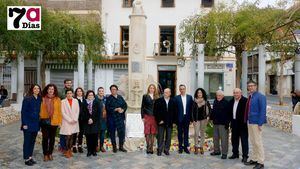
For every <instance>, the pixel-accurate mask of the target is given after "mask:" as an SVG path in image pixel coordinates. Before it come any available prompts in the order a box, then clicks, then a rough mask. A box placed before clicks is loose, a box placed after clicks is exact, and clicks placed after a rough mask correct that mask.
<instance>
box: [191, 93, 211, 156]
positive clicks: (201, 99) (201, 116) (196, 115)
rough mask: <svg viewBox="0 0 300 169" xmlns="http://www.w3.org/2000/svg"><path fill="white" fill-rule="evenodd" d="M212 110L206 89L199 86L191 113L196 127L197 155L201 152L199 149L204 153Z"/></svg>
mask: <svg viewBox="0 0 300 169" xmlns="http://www.w3.org/2000/svg"><path fill="white" fill-rule="evenodd" d="M210 112H211V107H210V104H209V102H208V101H207V95H206V92H205V90H204V89H202V88H198V89H197V90H196V92H195V94H194V103H193V106H192V115H191V122H192V123H193V125H194V129H195V130H194V131H195V134H194V136H195V138H194V141H195V152H194V153H195V155H197V154H198V153H199V149H200V154H204V150H203V145H204V143H205V130H206V126H207V121H208V117H209V115H210ZM199 134H200V142H199Z"/></svg>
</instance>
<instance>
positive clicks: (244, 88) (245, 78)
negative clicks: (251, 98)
mask: <svg viewBox="0 0 300 169" xmlns="http://www.w3.org/2000/svg"><path fill="white" fill-rule="evenodd" d="M247 81H248V54H247V52H245V51H244V52H243V53H242V92H243V96H245V97H246V96H247V94H248V92H247Z"/></svg>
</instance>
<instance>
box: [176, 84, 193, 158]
mask: <svg viewBox="0 0 300 169" xmlns="http://www.w3.org/2000/svg"><path fill="white" fill-rule="evenodd" d="M179 92H180V95H177V96H176V97H175V100H176V104H177V110H178V119H177V130H178V142H179V153H180V154H181V153H182V152H183V151H184V152H185V153H187V154H190V151H189V150H188V146H189V125H190V119H191V112H192V105H193V97H192V96H191V95H188V94H186V86H185V85H183V84H181V85H179ZM183 142H184V146H182V144H183Z"/></svg>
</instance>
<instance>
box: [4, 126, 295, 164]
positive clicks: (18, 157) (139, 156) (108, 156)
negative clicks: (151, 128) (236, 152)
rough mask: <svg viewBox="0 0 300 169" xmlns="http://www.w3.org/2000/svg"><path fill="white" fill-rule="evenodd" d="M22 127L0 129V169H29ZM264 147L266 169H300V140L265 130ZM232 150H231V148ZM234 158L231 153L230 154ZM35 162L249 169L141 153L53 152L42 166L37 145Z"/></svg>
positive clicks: (215, 160) (218, 161)
mask: <svg viewBox="0 0 300 169" xmlns="http://www.w3.org/2000/svg"><path fill="white" fill-rule="evenodd" d="M19 126H20V124H19V123H18V122H17V123H13V124H9V125H7V126H5V127H0V168H1V169H2V168H3V169H5V168H13V169H15V168H26V167H25V165H24V162H23V160H22V142H23V135H22V132H21V131H20V130H19ZM263 135H264V136H263V141H264V147H265V156H266V162H265V168H267V169H300V138H299V137H297V136H294V135H292V134H289V133H284V132H282V131H280V130H278V129H275V128H271V127H267V126H266V127H265V128H264V133H263ZM230 147H231V146H230ZM229 155H231V153H229ZM34 158H35V159H36V161H37V162H38V164H36V165H35V166H34V167H31V168H61V169H62V168H72V169H77V168H78V169H80V168H89V169H90V168H101V169H143V168H145V169H152V168H153V169H158V168H172V169H250V168H252V167H247V166H244V165H243V164H242V163H241V162H240V160H241V159H238V160H229V159H228V160H221V159H220V157H211V156H210V155H209V152H206V153H205V155H204V156H200V155H198V156H195V155H194V154H191V155H187V154H182V155H179V154H178V153H177V152H171V155H170V156H169V157H166V156H164V155H163V156H161V157H158V156H156V155H146V154H145V153H144V152H142V151H137V152H130V153H127V154H124V153H117V154H113V153H112V152H107V153H104V154H103V153H101V154H98V156H97V157H92V158H87V157H86V154H85V153H83V154H75V155H74V158H72V159H70V160H68V159H66V158H64V157H63V156H62V155H61V154H60V153H59V152H57V151H55V152H54V161H52V162H47V163H45V162H43V161H42V150H41V145H40V144H36V147H35V151H34Z"/></svg>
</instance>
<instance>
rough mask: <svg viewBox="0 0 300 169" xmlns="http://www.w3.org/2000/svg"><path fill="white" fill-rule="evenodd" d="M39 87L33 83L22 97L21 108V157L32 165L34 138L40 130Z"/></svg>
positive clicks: (27, 163)
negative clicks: (22, 140) (22, 136)
mask: <svg viewBox="0 0 300 169" xmlns="http://www.w3.org/2000/svg"><path fill="white" fill-rule="evenodd" d="M41 102H42V98H41V87H40V86H39V85H38V84H34V85H32V86H31V87H30V89H29V91H28V93H27V96H26V97H25V98H24V100H23V103H22V110H21V120H22V122H21V123H22V124H21V130H22V131H23V134H24V143H23V158H24V160H25V165H28V166H32V165H34V164H36V162H35V161H34V160H33V158H32V154H33V149H34V144H35V139H36V136H37V133H38V131H39V130H40V125H39V122H40V117H39V114H40V108H41Z"/></svg>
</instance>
